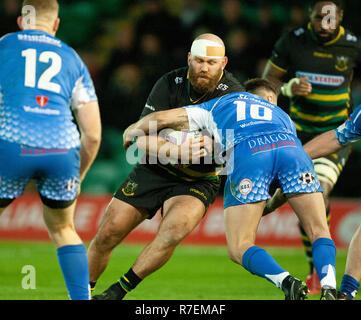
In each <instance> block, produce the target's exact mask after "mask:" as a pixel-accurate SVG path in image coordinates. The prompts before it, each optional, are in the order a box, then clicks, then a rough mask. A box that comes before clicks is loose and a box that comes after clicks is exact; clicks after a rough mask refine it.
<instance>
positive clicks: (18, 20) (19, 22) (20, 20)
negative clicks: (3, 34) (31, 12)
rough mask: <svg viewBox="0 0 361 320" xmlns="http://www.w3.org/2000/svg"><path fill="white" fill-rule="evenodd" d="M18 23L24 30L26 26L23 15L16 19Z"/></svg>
mask: <svg viewBox="0 0 361 320" xmlns="http://www.w3.org/2000/svg"><path fill="white" fill-rule="evenodd" d="M16 23H17V24H18V27H19V29H20V30H24V27H23V17H22V16H19V17H18V18H17V19H16Z"/></svg>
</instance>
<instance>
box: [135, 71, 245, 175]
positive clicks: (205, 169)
mask: <svg viewBox="0 0 361 320" xmlns="http://www.w3.org/2000/svg"><path fill="white" fill-rule="evenodd" d="M241 91H244V88H243V86H242V85H241V84H240V83H239V82H238V80H237V79H236V78H235V77H234V76H233V75H232V74H231V73H230V72H228V71H226V70H224V71H223V74H222V77H221V79H220V81H219V82H218V84H217V87H216V89H215V90H214V91H213V92H210V93H207V94H206V95H202V94H198V93H196V92H195V91H194V90H193V88H192V86H191V84H190V81H189V79H188V67H184V68H179V69H176V70H173V71H171V72H169V73H167V74H165V75H164V76H162V77H161V78H160V79H159V80H158V81H157V82H156V84H155V85H154V87H153V89H152V91H151V92H150V95H149V96H148V99H147V102H146V105H145V107H144V109H143V112H142V114H141V116H140V117H141V118H142V117H144V116H146V115H147V114H149V113H152V112H155V111H162V110H168V109H174V108H180V107H183V106H187V105H191V104H199V103H202V102H205V101H208V100H211V99H214V98H217V97H220V96H223V95H225V94H228V93H231V92H241ZM145 165H146V166H147V167H149V168H152V169H155V170H157V171H158V172H162V173H164V174H169V175H170V176H172V177H174V176H176V177H177V178H180V179H182V180H185V181H195V180H200V179H202V180H210V179H218V173H219V170H220V168H219V167H217V165H216V164H175V165H172V164H168V165H163V164H160V163H158V164H156V165H153V164H145Z"/></svg>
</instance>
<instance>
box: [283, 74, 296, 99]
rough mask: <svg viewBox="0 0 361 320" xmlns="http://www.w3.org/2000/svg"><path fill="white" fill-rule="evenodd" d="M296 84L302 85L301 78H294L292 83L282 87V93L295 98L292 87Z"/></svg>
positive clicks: (289, 82)
mask: <svg viewBox="0 0 361 320" xmlns="http://www.w3.org/2000/svg"><path fill="white" fill-rule="evenodd" d="M294 83H297V84H299V83H300V79H299V78H293V79H291V80H290V81H288V82H286V83H285V84H284V85H283V86H282V87H281V93H282V94H283V95H284V96H286V97H290V98H292V97H293V93H292V85H293V84H294Z"/></svg>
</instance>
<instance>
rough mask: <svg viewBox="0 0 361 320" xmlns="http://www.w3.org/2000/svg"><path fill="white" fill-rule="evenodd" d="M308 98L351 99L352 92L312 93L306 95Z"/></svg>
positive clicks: (324, 99) (325, 99) (327, 99)
mask: <svg viewBox="0 0 361 320" xmlns="http://www.w3.org/2000/svg"><path fill="white" fill-rule="evenodd" d="M306 99H307V100H316V101H342V100H350V94H349V93H348V92H347V93H342V94H318V93H310V94H309V95H307V96H306Z"/></svg>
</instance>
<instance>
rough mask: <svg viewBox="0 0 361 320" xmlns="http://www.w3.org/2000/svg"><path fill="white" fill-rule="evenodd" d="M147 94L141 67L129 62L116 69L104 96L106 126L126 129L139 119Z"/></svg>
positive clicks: (103, 109)
mask: <svg viewBox="0 0 361 320" xmlns="http://www.w3.org/2000/svg"><path fill="white" fill-rule="evenodd" d="M147 94H148V92H146V91H145V87H144V79H143V78H142V71H141V68H140V67H138V66H137V65H135V64H130V63H128V64H123V65H121V66H120V67H118V68H117V69H115V71H114V73H113V75H112V76H111V78H110V81H109V84H108V87H107V88H106V92H105V93H104V97H103V98H104V99H103V105H102V108H101V111H102V121H103V124H104V126H107V127H112V128H115V129H118V130H124V129H125V128H126V127H127V126H129V125H130V124H131V123H133V122H135V121H137V120H138V119H139V116H140V114H141V112H142V110H143V108H144V104H145V99H146V97H147Z"/></svg>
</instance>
